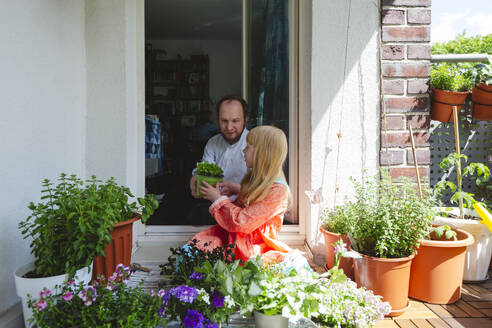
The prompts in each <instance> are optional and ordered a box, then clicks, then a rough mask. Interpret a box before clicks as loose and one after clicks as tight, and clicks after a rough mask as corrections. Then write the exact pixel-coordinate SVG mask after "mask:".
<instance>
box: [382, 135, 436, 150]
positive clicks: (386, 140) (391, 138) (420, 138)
mask: <svg viewBox="0 0 492 328" xmlns="http://www.w3.org/2000/svg"><path fill="white" fill-rule="evenodd" d="M413 140H414V142H415V146H416V147H418V146H429V133H428V132H414V133H413ZM382 141H383V142H382V147H400V148H407V147H411V146H412V142H411V140H410V132H408V131H405V132H388V133H386V134H385V133H383V134H382Z"/></svg>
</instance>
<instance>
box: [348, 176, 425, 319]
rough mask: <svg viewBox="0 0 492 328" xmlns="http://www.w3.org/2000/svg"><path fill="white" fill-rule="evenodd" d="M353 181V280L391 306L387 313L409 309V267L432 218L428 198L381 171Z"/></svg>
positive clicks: (409, 184)
mask: <svg viewBox="0 0 492 328" xmlns="http://www.w3.org/2000/svg"><path fill="white" fill-rule="evenodd" d="M354 185H355V197H356V200H355V203H356V211H355V220H354V224H353V230H352V232H351V233H350V234H349V236H350V241H351V247H352V249H353V250H355V251H357V252H358V253H360V255H361V258H359V259H354V271H355V281H356V282H357V285H358V286H359V287H366V288H368V289H371V290H372V291H373V292H374V294H376V295H381V296H383V300H384V301H387V302H389V303H390V304H391V307H392V309H393V310H392V312H391V314H390V315H391V316H396V315H400V314H402V313H403V312H404V311H405V310H406V309H407V308H408V307H409V301H408V286H409V280H410V265H411V262H412V259H413V257H414V252H415V249H416V248H417V247H418V243H419V240H421V239H423V238H424V237H425V236H426V234H427V231H428V229H429V227H430V224H431V220H432V217H433V213H432V203H433V200H432V199H431V198H430V197H427V196H426V197H422V199H420V198H419V194H418V192H417V190H416V189H417V188H415V186H414V185H413V184H412V183H410V182H409V181H408V180H404V181H403V183H402V184H395V183H393V182H392V181H391V178H390V177H388V176H387V175H386V174H383V176H382V177H381V179H378V178H377V177H374V178H372V179H369V180H365V181H363V182H362V183H360V182H356V181H354Z"/></svg>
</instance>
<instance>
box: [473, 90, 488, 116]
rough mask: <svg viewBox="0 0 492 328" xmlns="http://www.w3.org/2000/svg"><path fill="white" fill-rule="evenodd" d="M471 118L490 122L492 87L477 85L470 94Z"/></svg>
mask: <svg viewBox="0 0 492 328" xmlns="http://www.w3.org/2000/svg"><path fill="white" fill-rule="evenodd" d="M472 102H473V103H472V116H473V117H474V118H476V119H478V120H483V121H490V120H492V85H486V84H484V83H480V84H477V85H476V86H475V88H473V92H472Z"/></svg>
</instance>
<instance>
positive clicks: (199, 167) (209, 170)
mask: <svg viewBox="0 0 492 328" xmlns="http://www.w3.org/2000/svg"><path fill="white" fill-rule="evenodd" d="M196 174H200V175H204V176H207V177H217V178H221V177H223V176H224V171H222V169H221V167H220V166H218V165H217V164H214V163H209V162H201V163H196Z"/></svg>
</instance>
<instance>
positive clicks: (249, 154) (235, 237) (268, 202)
mask: <svg viewBox="0 0 492 328" xmlns="http://www.w3.org/2000/svg"><path fill="white" fill-rule="evenodd" d="M243 153H244V159H245V161H246V166H247V167H248V169H249V170H248V173H246V175H245V176H244V178H243V180H242V181H241V184H240V185H239V184H234V183H231V182H224V183H222V184H218V185H217V187H216V188H214V187H212V186H210V185H209V184H207V183H204V184H205V185H204V186H202V187H201V188H200V192H201V193H202V194H203V195H204V197H205V198H206V199H208V200H210V201H211V202H212V205H211V206H210V209H209V210H210V213H211V214H212V216H213V217H214V219H215V221H216V222H217V225H215V226H213V227H212V228H210V229H207V230H205V231H202V232H200V233H198V234H197V235H195V236H194V237H193V238H192V239H197V240H198V241H199V243H200V244H201V245H203V243H209V245H208V246H207V248H210V249H212V248H215V247H218V246H223V245H226V244H232V243H236V248H235V254H236V259H242V260H244V261H247V260H248V259H249V258H250V257H255V256H258V255H262V258H263V260H264V261H265V262H272V261H274V262H280V261H282V260H283V259H284V255H285V254H286V253H288V252H290V251H291V249H290V248H289V247H288V246H287V245H285V244H284V243H282V242H280V241H279V240H278V234H279V232H280V229H281V227H282V221H283V218H284V214H285V212H286V211H287V209H288V205H289V198H290V192H289V187H288V185H287V183H286V182H285V177H284V174H283V171H282V166H283V164H284V162H285V158H286V156H287V138H286V137H285V134H284V133H283V131H282V130H280V129H278V128H276V127H273V126H267V125H265V126H259V127H256V128H254V129H252V130H251V131H250V132H249V134H248V136H247V146H246V148H245V149H244V150H243ZM220 189H222V190H223V193H222V194H221V191H220ZM229 193H237V194H238V197H237V199H236V201H235V202H234V203H233V202H232V201H231V200H230V199H229V198H228V197H227V196H225V195H224V194H229Z"/></svg>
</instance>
